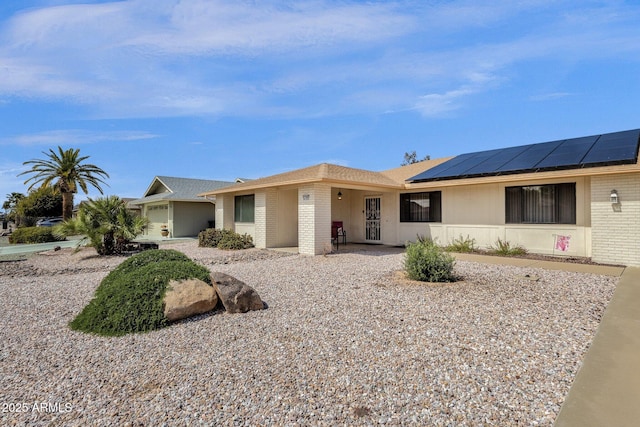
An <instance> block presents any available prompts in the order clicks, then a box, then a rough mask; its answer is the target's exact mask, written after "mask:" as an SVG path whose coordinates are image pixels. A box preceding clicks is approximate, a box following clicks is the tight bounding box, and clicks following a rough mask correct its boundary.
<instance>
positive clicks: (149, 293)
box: [69, 249, 211, 336]
mask: <svg viewBox="0 0 640 427" xmlns="http://www.w3.org/2000/svg"><path fill="white" fill-rule="evenodd" d="M191 278H196V279H200V280H203V281H205V282H206V283H209V284H211V278H210V272H209V270H207V269H206V268H205V267H203V266H201V265H198V264H196V263H195V262H193V261H191V260H190V259H189V258H188V257H186V256H185V255H184V254H181V253H180V252H177V251H174V250H163V249H158V250H150V251H145V252H142V253H140V254H137V255H134V256H132V257H131V258H128V259H127V260H126V261H125V262H123V263H122V264H120V265H119V266H118V267H116V268H115V269H114V270H113V271H112V272H111V273H109V275H107V277H105V278H104V280H102V282H101V283H100V286H99V287H98V289H96V292H95V295H94V298H93V299H92V300H91V301H90V302H89V304H88V305H87V306H86V307H85V308H84V309H83V310H82V311H81V312H80V314H78V316H77V317H76V318H75V319H74V320H73V321H71V323H70V324H69V326H70V327H71V328H72V329H75V330H78V331H83V332H89V333H94V334H98V335H105V336H120V335H125V334H128V333H133V332H147V331H151V330H155V329H159V328H162V327H164V326H166V325H167V324H168V320H167V319H166V318H165V317H164V308H163V305H162V300H163V298H164V295H165V292H166V289H167V285H168V284H169V281H170V280H184V279H191Z"/></svg>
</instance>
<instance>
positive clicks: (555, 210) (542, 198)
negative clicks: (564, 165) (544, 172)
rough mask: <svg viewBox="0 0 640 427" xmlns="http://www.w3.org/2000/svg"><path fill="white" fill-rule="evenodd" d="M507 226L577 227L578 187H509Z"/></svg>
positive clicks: (507, 189)
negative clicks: (573, 225)
mask: <svg viewBox="0 0 640 427" xmlns="http://www.w3.org/2000/svg"><path fill="white" fill-rule="evenodd" d="M505 207H506V216H505V221H506V223H507V224H575V223H576V184H575V183H568V184H547V185H530V186H526V187H507V188H506V192H505Z"/></svg>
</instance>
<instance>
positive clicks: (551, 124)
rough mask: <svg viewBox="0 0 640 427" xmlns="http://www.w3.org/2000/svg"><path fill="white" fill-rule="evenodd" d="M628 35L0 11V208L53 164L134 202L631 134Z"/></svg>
mask: <svg viewBox="0 0 640 427" xmlns="http://www.w3.org/2000/svg"><path fill="white" fill-rule="evenodd" d="M638 22H640V2H637V1H614V0H612V1H590V0H584V1H579V2H578V1H562V0H553V1H544V0H539V1H537V0H529V1H527V0H524V1H517V2H514V1H500V0H492V1H482V0H473V1H444V0H443V1H437V0H434V1H427V0H423V1H411V0H406V1H405V0H401V1H395V2H394V1H375V0H373V1H366V2H365V1H348V0H344V1H325V0H313V1H304V0H302V1H241V0H224V1H223V0H206V1H205V0H184V1H178V0H134V1H117V2H116V1H83V2H81V1H73V0H71V1H70V0H66V1H63V0H42V1H34V0H3V1H2V2H1V3H0V124H1V126H0V201H2V200H4V197H5V195H6V194H8V193H10V192H12V191H19V192H26V187H25V186H24V185H23V184H22V182H23V181H24V179H25V177H17V176H16V175H17V174H18V173H20V172H22V171H24V170H25V167H24V166H23V165H22V163H23V162H24V161H26V160H31V159H36V158H44V155H43V154H42V152H43V151H48V150H49V149H50V148H56V147H57V146H58V145H60V146H62V147H63V148H65V149H66V148H72V147H73V148H80V151H81V153H82V154H84V155H88V156H90V159H89V161H90V162H91V163H94V164H96V165H98V166H100V167H102V168H103V169H104V170H105V171H106V172H108V173H109V174H110V176H111V177H110V179H108V180H107V183H108V184H109V187H106V188H105V193H106V194H117V195H119V196H122V197H140V196H142V195H143V193H144V191H145V190H146V188H147V187H148V185H149V184H150V182H151V180H152V179H153V177H154V176H155V175H171V176H179V177H187V178H203V179H220V180H233V179H235V178H236V177H245V178H258V177H261V176H267V175H272V174H275V173H280V172H284V171H288V170H292V169H297V168H301V167H305V166H309V165H313V164H317V163H321V162H329V163H336V164H341V165H345V166H350V167H355V168H362V169H368V170H385V169H390V168H393V167H396V166H399V165H400V163H401V162H402V160H403V155H404V153H405V152H407V151H412V150H416V151H417V153H418V155H419V156H425V155H430V156H431V157H432V158H437V157H443V156H450V155H455V154H462V153H466V152H472V151H478V150H483V149H491V148H499V147H508V146H514V145H522V144H528V143H535V142H544V141H550V140H555V139H562V138H571V137H578V136H585V135H592V134H599V133H606V132H614V131H620V130H627V129H635V128H638V127H640V120H639V117H640V108H639V107H640V25H638ZM89 196H90V197H97V196H99V193H97V191H93V190H92V191H91V192H90V194H89ZM84 197H85V196H82V195H79V196H78V197H77V198H76V201H78V200H79V199H82V198H84Z"/></svg>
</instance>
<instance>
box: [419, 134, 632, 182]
mask: <svg viewBox="0 0 640 427" xmlns="http://www.w3.org/2000/svg"><path fill="white" fill-rule="evenodd" d="M638 144H640V129H635V130H628V131H622V132H615V133H607V134H603V135H593V136H585V137H581V138H572V139H563V140H559V141H552V142H543V143H539V144H530V145H522V146H519V147H510V148H501V149H496V150H487V151H479V152H476V153H469V154H462V155H460V156H456V157H454V158H453V159H450V160H448V161H446V162H444V163H441V164H440V165H438V166H435V167H433V168H431V169H429V170H427V171H425V172H422V173H421V174H419V175H416V176H414V177H413V178H410V179H409V180H408V181H409V182H427V181H438V180H445V179H461V178H473V177H481V176H496V175H506V174H514V173H527V172H541V171H550V170H560V169H580V168H587V167H596V166H610V165H620V164H632V163H636V162H637V161H638Z"/></svg>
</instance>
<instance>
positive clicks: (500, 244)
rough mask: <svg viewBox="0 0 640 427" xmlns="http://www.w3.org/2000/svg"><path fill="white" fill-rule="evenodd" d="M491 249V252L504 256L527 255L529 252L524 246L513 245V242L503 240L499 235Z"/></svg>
mask: <svg viewBox="0 0 640 427" xmlns="http://www.w3.org/2000/svg"><path fill="white" fill-rule="evenodd" d="M489 250H490V251H491V253H494V254H496V255H503V256H518V255H525V254H526V253H527V250H526V249H525V248H523V247H522V246H519V245H516V246H511V243H509V242H508V241H506V240H501V239H500V238H499V237H498V240H497V241H496V245H495V246H491V247H490V248H489Z"/></svg>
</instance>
